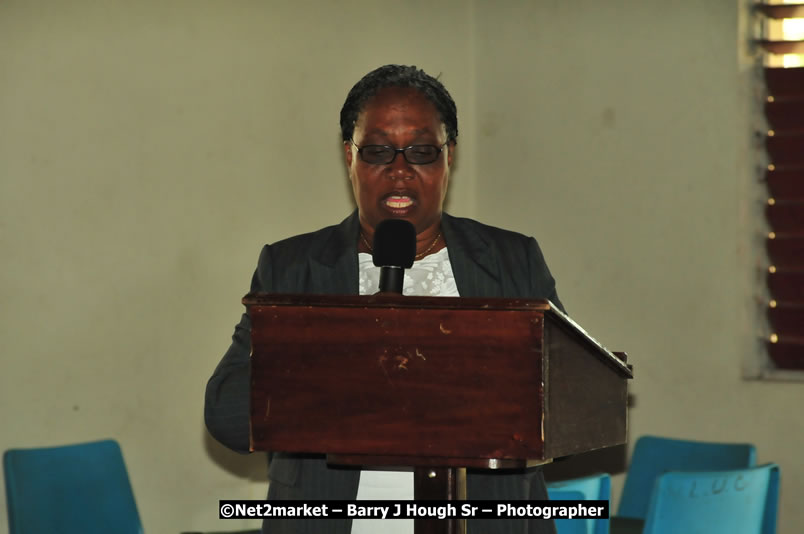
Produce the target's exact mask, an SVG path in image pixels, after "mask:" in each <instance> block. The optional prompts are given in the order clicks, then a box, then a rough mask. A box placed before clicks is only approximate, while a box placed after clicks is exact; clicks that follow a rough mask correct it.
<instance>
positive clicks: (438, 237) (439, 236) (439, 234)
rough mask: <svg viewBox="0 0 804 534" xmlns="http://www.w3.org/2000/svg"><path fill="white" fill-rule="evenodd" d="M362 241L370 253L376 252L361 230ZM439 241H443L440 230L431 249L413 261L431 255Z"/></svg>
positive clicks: (415, 257)
mask: <svg viewBox="0 0 804 534" xmlns="http://www.w3.org/2000/svg"><path fill="white" fill-rule="evenodd" d="M360 239H362V240H363V244H364V245H366V248H367V249H368V251H369V252H374V247H372V246H371V245H369V242H368V239H366V236H365V235H364V234H363V230H361V231H360ZM439 239H441V231H440V230H439V231H438V234H436V236H435V239H433V242H432V243H430V246H429V247H427V250H425V251H424V252H422V253H421V254H416V255H415V256H413V259H414V260H420V259H422V258H423V257H425V256H427V254H428V253H429V252H430V251H431V250H433V247H435V246H436V243H438V240H439Z"/></svg>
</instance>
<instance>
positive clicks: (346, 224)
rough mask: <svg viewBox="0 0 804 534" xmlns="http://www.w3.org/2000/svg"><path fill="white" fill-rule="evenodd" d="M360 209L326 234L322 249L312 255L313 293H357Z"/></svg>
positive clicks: (311, 277)
mask: <svg viewBox="0 0 804 534" xmlns="http://www.w3.org/2000/svg"><path fill="white" fill-rule="evenodd" d="M358 228H359V219H358V216H357V210H355V211H354V212H353V213H352V214H351V215H350V216H349V217H347V218H346V219H344V220H343V222H341V224H339V225H338V226H335V227H334V228H333V231H332V232H331V233H327V234H324V235H323V236H322V238H321V239H322V240H325V241H324V242H323V243H321V244H320V247H321V248H320V251H321V252H320V253H319V254H316V255H315V256H313V257H311V258H310V261H309V265H310V287H309V292H310V293H316V294H320V295H325V294H331V295H357V293H358V282H357V277H358V267H357V235H358Z"/></svg>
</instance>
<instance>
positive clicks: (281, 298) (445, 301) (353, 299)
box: [242, 293, 633, 378]
mask: <svg viewBox="0 0 804 534" xmlns="http://www.w3.org/2000/svg"><path fill="white" fill-rule="evenodd" d="M242 302H243V305H245V306H246V307H252V306H256V307H266V306H267V307H271V306H305V307H311V308H313V307H332V306H338V307H341V308H409V309H411V308H418V309H443V310H451V309H454V310H458V309H460V310H489V311H492V310H500V311H503V310H505V311H540V312H543V313H544V314H545V316H546V317H552V318H554V319H555V320H556V321H557V322H558V323H559V324H562V325H563V326H564V327H565V328H569V329H570V330H571V331H574V332H576V333H577V334H578V336H579V337H580V338H581V339H583V341H585V342H586V343H587V344H589V345H591V346H592V347H594V350H595V351H596V352H597V353H598V354H599V355H600V356H601V357H602V358H603V359H604V360H606V361H607V362H608V363H609V364H610V365H611V366H612V367H614V368H615V369H616V370H617V371H618V372H619V373H620V374H621V375H622V376H624V377H626V378H633V373H632V371H631V368H630V366H629V365H627V364H626V363H625V362H624V361H623V360H622V359H621V358H619V357H618V356H616V355H615V354H614V353H613V352H611V351H609V350H608V349H607V348H606V347H604V346H603V345H602V344H601V343H600V342H598V341H597V340H596V339H595V338H593V337H592V336H590V335H589V334H588V333H587V332H586V330H584V329H583V328H582V327H581V326H580V325H579V324H578V323H576V322H575V321H573V320H572V319H571V318H570V317H569V316H567V315H566V314H565V313H564V312H562V311H561V310H560V309H559V308H558V307H557V306H556V305H555V304H553V303H552V302H550V301H549V300H547V299H511V298H469V297H406V296H401V295H311V294H292V293H283V294H275V293H249V294H247V295H246V296H244V297H243V299H242Z"/></svg>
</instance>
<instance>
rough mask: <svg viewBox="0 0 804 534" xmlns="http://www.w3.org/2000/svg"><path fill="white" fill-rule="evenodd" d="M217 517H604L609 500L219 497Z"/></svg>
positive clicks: (607, 515) (607, 513) (606, 514)
mask: <svg viewBox="0 0 804 534" xmlns="http://www.w3.org/2000/svg"><path fill="white" fill-rule="evenodd" d="M219 505H220V506H219V511H220V515H219V518H220V519H253V518H263V519H271V518H274V519H276V518H281V519H294V518H295V519H300V518H305V519H316V518H321V519H325V518H329V519H347V518H348V519H448V518H458V519H500V518H536V519H608V517H609V501H219Z"/></svg>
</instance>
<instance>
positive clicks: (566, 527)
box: [547, 488, 588, 534]
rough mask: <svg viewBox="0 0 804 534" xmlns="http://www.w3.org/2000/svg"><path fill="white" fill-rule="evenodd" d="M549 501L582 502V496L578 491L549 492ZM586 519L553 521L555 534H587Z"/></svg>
mask: <svg viewBox="0 0 804 534" xmlns="http://www.w3.org/2000/svg"><path fill="white" fill-rule="evenodd" d="M547 493H548V494H549V495H550V500H551V501H582V500H584V495H583V493H582V492H580V491H578V490H563V489H562V490H558V489H557V490H552V491H551V490H550V488H547ZM587 521H588V520H586V519H555V525H556V534H587V530H586V522H587Z"/></svg>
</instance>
